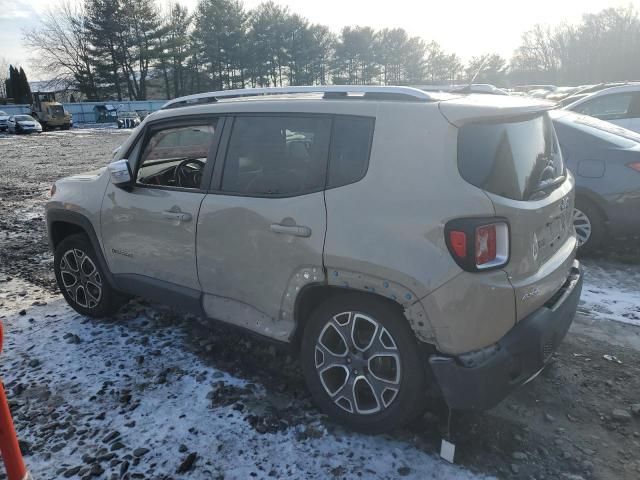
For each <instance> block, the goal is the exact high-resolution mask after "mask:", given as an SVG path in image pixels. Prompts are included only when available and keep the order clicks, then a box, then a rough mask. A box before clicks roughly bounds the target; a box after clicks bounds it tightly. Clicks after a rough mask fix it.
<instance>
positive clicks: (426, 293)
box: [47, 86, 582, 432]
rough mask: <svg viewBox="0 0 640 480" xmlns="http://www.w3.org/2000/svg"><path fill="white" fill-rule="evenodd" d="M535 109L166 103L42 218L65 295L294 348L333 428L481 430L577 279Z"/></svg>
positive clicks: (423, 103)
mask: <svg viewBox="0 0 640 480" xmlns="http://www.w3.org/2000/svg"><path fill="white" fill-rule="evenodd" d="M548 109H549V104H546V103H542V102H538V101H536V100H532V99H524V98H514V97H508V96H499V97H498V96H490V95H459V96H453V95H443V94H433V93H426V92H423V91H420V90H416V89H412V88H407V87H362V86H344V87H342V86H333V87H291V88H280V89H278V88H272V89H255V90H251V89H249V90H237V91H227V92H213V93H207V94H199V95H194V96H189V97H183V98H179V99H176V100H172V101H170V102H169V103H167V104H166V105H165V106H164V108H163V109H162V110H160V111H158V112H156V113H154V114H152V115H150V116H149V117H148V118H147V119H145V121H144V122H143V123H142V125H140V126H139V127H138V128H136V130H134V132H133V133H132V135H131V137H130V138H129V139H128V140H127V141H126V142H125V143H124V144H123V145H122V147H121V148H120V149H119V150H118V153H117V154H116V158H115V159H114V160H115V161H114V162H113V163H111V164H110V165H109V166H108V168H105V169H102V170H100V171H96V172H92V173H88V174H84V175H78V176H75V177H70V178H66V179H62V180H60V181H58V182H56V184H55V188H54V190H55V193H54V194H53V196H52V198H51V201H50V202H49V203H48V205H47V222H48V229H49V236H50V241H51V245H52V248H53V249H54V251H55V273H56V278H57V280H58V284H59V286H60V290H61V291H62V294H63V295H64V297H65V298H66V300H67V301H68V302H69V304H70V305H71V306H72V307H73V308H74V309H76V310H77V311H78V312H80V313H82V314H84V315H90V316H98V317H99V316H105V315H110V314H112V313H113V312H115V310H116V309H117V308H118V306H120V305H121V302H122V301H123V299H124V298H126V296H127V295H140V296H143V297H147V298H149V299H151V300H156V301H158V302H162V303H165V304H170V305H173V306H175V307H178V308H182V309H184V310H189V311H192V312H196V313H197V314H199V315H202V316H205V317H209V318H213V319H218V320H221V321H223V322H227V323H229V324H233V325H236V326H239V327H243V328H245V329H247V330H250V331H252V332H254V333H257V334H259V335H262V336H265V337H269V338H270V339H274V340H277V341H281V342H288V343H290V344H292V345H293V346H294V348H296V349H297V350H298V351H299V353H300V362H301V364H302V368H303V371H304V375H305V377H306V380H307V382H308V385H309V389H310V391H311V393H312V395H313V398H314V399H315V401H316V402H317V404H318V405H319V406H320V407H321V408H322V409H323V410H324V411H325V412H327V413H328V414H330V415H331V416H332V417H333V418H335V419H337V420H339V421H342V422H344V423H346V424H347V425H349V426H351V427H352V428H355V429H357V430H361V431H366V432H380V431H385V430H389V429H391V428H394V427H397V426H399V425H402V424H405V423H407V422H408V421H410V420H411V419H413V418H414V417H415V416H416V415H419V414H420V412H421V411H422V408H423V406H424V404H425V395H426V393H427V392H428V391H431V392H433V391H436V392H438V393H439V394H441V395H442V396H443V397H444V399H445V400H446V402H447V403H448V405H449V406H450V407H451V408H454V409H486V408H490V407H492V406H493V405H495V404H496V403H498V402H499V401H500V400H501V399H502V398H503V397H504V396H506V395H507V393H508V392H509V391H511V390H512V389H514V388H515V387H517V386H518V385H521V384H522V383H524V382H526V381H527V380H528V379H530V378H532V377H533V376H535V375H536V373H538V372H539V371H540V370H541V369H542V368H543V367H544V365H545V362H546V361H547V360H548V359H549V357H550V356H551V354H552V353H553V352H554V350H555V349H556V347H557V346H558V343H559V342H560V341H561V340H562V338H563V337H564V335H565V333H566V332H567V330H568V328H569V325H570V323H571V321H572V319H573V316H574V314H575V311H576V306H577V303H578V299H579V297H580V291H581V285H582V278H581V273H580V268H579V265H578V262H577V261H575V259H574V255H575V250H576V238H575V233H574V231H573V228H572V219H571V212H572V211H573V191H574V180H573V177H572V176H571V174H570V173H569V172H568V171H567V170H566V168H565V167H564V164H563V161H562V156H561V153H560V151H559V149H558V142H557V139H556V135H555V132H554V129H553V126H552V123H551V121H550V120H549V117H548V114H547V110H548Z"/></svg>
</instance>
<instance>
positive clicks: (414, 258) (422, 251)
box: [324, 102, 514, 342]
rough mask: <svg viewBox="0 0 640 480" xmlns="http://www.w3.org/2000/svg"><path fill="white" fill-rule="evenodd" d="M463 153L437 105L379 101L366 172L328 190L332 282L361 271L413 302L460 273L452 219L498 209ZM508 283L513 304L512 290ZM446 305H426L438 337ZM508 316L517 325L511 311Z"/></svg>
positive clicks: (372, 284)
mask: <svg viewBox="0 0 640 480" xmlns="http://www.w3.org/2000/svg"><path fill="white" fill-rule="evenodd" d="M456 151H457V129H456V128H455V127H453V126H452V125H450V124H449V123H448V122H447V121H446V120H445V119H444V117H443V116H442V115H441V114H440V112H439V111H438V109H437V104H427V105H425V104H419V105H414V104H406V103H399V102H388V103H385V102H381V103H380V107H379V111H378V114H377V119H376V125H375V134H374V140H373V145H372V151H371V158H370V162H369V169H368V172H367V174H366V176H365V177H364V179H362V180H361V181H359V182H357V183H354V184H351V185H346V186H343V187H339V188H334V189H330V190H327V191H326V193H325V198H326V205H327V237H326V241H325V250H324V262H325V266H326V268H327V272H328V279H329V282H330V283H333V284H335V285H338V286H345V287H347V286H351V284H350V282H351V281H353V279H354V278H355V279H358V276H359V275H360V276H361V279H360V280H361V282H360V283H363V282H364V287H365V288H364V289H366V290H369V291H374V292H375V293H378V294H380V295H384V296H387V297H389V298H392V299H393V300H396V301H397V302H398V303H400V304H401V305H403V306H404V307H405V308H409V307H410V306H411V305H413V304H415V303H416V302H417V301H418V300H421V299H423V298H424V297H426V296H427V295H429V294H430V293H432V292H434V291H436V290H437V289H438V288H440V287H442V286H443V285H444V284H445V283H447V282H449V281H450V280H452V279H453V278H454V277H456V276H457V275H460V274H461V272H462V270H461V269H460V268H459V267H458V265H457V264H456V263H455V262H454V261H453V259H452V257H451V255H450V253H449V251H448V249H447V247H446V244H445V239H444V225H445V223H446V222H447V221H448V220H450V219H452V218H456V217H462V216H487V215H493V214H494V209H493V205H492V203H491V201H490V200H489V199H488V197H487V196H486V195H485V194H484V192H482V191H481V190H480V189H478V188H476V187H473V186H471V185H469V184H468V183H466V182H465V181H464V180H463V179H462V178H461V177H460V175H459V173H458V169H457V154H456ZM499 275H502V277H503V280H504V281H506V275H505V274H504V273H502V272H500V273H499ZM343 277H346V278H343ZM365 280H366V282H368V283H366V282H365ZM506 288H507V289H508V291H509V293H510V295H511V296H510V300H511V301H510V302H509V303H510V305H511V307H512V306H513V290H512V288H511V286H510V285H508V283H507V285H506ZM447 298H450V297H447ZM455 301H457V300H455ZM446 308H447V307H446V306H445V307H442V306H441V307H438V308H434V309H433V314H432V315H431V314H430V313H429V311H427V316H428V319H427V321H428V322H429V325H428V327H429V328H431V331H432V333H433V334H434V335H435V337H436V342H438V337H439V335H438V332H439V331H443V333H444V329H447V328H448V327H447V325H446V324H447V322H448V321H449V320H450V319H449V318H445V317H444V316H441V315H440V312H441V311H442V310H443V309H444V310H446ZM507 309H508V307H507ZM507 316H508V318H509V324H510V325H509V326H512V325H513V322H514V316H513V310H512V309H511V311H510V312H507ZM458 320H459V324H460V323H464V321H465V319H463V318H462V316H458ZM466 320H467V321H469V322H475V321H476V319H475V318H469V319H466ZM462 327H463V328H464V326H462ZM425 328H426V327H425ZM414 329H415V328H414ZM418 333H419V332H418ZM418 337H419V338H420V335H418ZM443 338H444V337H443Z"/></svg>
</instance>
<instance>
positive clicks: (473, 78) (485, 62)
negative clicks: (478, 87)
mask: <svg viewBox="0 0 640 480" xmlns="http://www.w3.org/2000/svg"><path fill="white" fill-rule="evenodd" d="M490 57H491V55H489V54H487V55H485V57H484V59H483V60H482V63H481V64H480V67H478V70H477V71H476V73H475V75H474V76H473V77H471V80H469V91H471V85H473V82H474V81H475V79H476V78H478V75H480V72H482V69H483V68H484V66H485V65H486V64H487V62H488V61H489V58H490Z"/></svg>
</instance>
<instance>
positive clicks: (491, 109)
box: [438, 94, 555, 127]
mask: <svg viewBox="0 0 640 480" xmlns="http://www.w3.org/2000/svg"><path fill="white" fill-rule="evenodd" d="M438 106H439V108H440V112H441V113H442V115H444V117H445V118H446V119H447V120H448V121H449V123H451V124H453V125H454V126H456V127H460V126H462V125H464V124H465V123H470V122H475V121H481V120H496V121H498V120H501V119H506V118H513V117H518V116H521V115H531V114H535V113H540V112H545V111H547V110H551V109H552V108H554V106H555V103H551V102H547V101H544V100H538V99H536V98H527V97H515V96H507V95H482V94H471V95H466V96H464V97H457V98H453V99H451V100H444V101H441V102H440V103H439V105H438Z"/></svg>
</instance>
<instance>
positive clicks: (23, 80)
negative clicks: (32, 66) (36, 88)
mask: <svg viewBox="0 0 640 480" xmlns="http://www.w3.org/2000/svg"><path fill="white" fill-rule="evenodd" d="M18 76H19V82H20V94H21V95H22V97H21V98H20V102H19V103H29V104H30V103H31V101H32V96H31V87H30V86H29V81H28V80H27V74H26V73H24V70H23V68H22V67H20V72H19V73H18Z"/></svg>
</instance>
